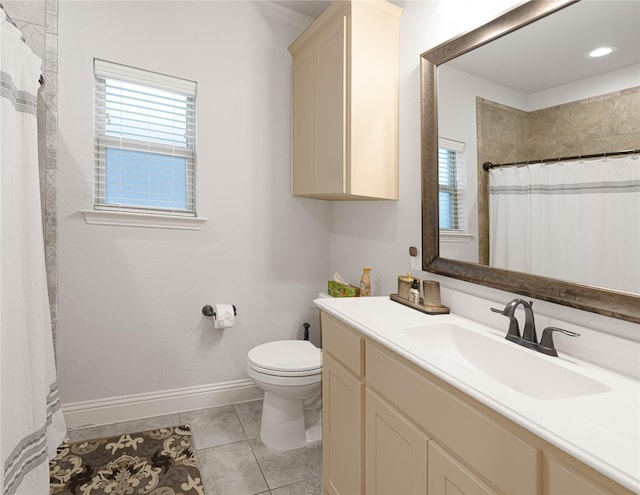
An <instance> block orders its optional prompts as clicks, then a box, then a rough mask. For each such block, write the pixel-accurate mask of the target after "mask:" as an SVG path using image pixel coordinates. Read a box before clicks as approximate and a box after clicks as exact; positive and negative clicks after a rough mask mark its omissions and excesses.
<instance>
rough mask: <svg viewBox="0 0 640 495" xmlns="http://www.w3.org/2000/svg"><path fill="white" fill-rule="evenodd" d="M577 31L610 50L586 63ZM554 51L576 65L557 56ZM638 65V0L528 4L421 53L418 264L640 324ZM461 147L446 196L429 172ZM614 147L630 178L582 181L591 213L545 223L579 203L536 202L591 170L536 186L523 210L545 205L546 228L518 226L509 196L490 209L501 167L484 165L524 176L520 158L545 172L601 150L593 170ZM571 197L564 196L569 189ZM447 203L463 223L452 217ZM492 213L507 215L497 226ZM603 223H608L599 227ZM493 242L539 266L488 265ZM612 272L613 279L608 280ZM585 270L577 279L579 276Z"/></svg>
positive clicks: (495, 252) (496, 257)
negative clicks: (457, 193) (458, 172)
mask: <svg viewBox="0 0 640 495" xmlns="http://www.w3.org/2000/svg"><path fill="white" fill-rule="evenodd" d="M612 4H616V5H612ZM592 23H595V25H594V24H592ZM588 33H600V34H601V36H600V38H601V39H603V40H604V39H606V40H607V43H608V44H610V45H612V49H613V50H614V51H615V54H614V55H615V56H613V57H610V58H606V57H603V58H602V59H600V60H596V61H592V60H590V58H589V57H588V56H587V53H586V52H587V51H588V50H589V49H590V48H596V46H591V45H589V46H587V44H588V43H592V42H593V43H595V42H596V39H595V38H594V39H593V40H588V39H587V38H585V37H584V36H583V35H585V34H588ZM564 55H567V56H569V55H571V56H574V57H575V61H574V62H572V61H570V60H569V59H565V58H561V56H564ZM594 62H595V63H594ZM565 69H566V70H565ZM639 74H640V2H639V1H631V2H629V1H620V2H616V1H608V2H600V1H576V0H548V1H545V2H539V1H530V2H527V3H525V4H522V5H520V6H518V7H516V8H514V9H513V10H511V11H509V12H507V13H505V14H503V15H501V16H500V17H498V18H496V19H495V20H493V21H491V22H489V23H487V24H485V25H484V26H482V27H480V28H478V29H475V30H473V31H471V32H469V33H466V34H463V35H461V36H459V37H457V38H454V39H453V40H450V41H448V42H446V43H444V44H442V45H439V46H437V47H435V48H433V49H431V50H429V51H427V52H425V53H423V54H422V55H421V93H422V98H421V119H422V136H421V143H422V150H421V153H422V239H423V259H422V265H423V269H424V270H426V271H429V272H432V273H437V274H440V275H445V276H449V277H453V278H457V279H461V280H465V281H468V282H472V283H476V284H480V285H485V286H489V287H494V288H497V289H502V290H505V291H509V292H514V293H517V294H521V295H523V296H527V297H533V298H537V299H541V300H545V301H550V302H554V303H558V304H562V305H566V306H570V307H573V308H577V309H581V310H586V311H590V312H594V313H599V314H602V315H606V316H610V317H614V318H619V319H623V320H627V321H631V322H635V323H640V244H639V243H640V200H638V199H635V198H638V197H640V175H638V174H639V173H640V153H639V152H638V149H639V148H640V76H639ZM575 115H579V118H578V119H574V117H575ZM487 123H488V125H487ZM501 124H504V125H503V126H502V127H500V125H501ZM525 141H526V143H525ZM523 143H524V144H523ZM525 144H526V145H525ZM443 150H444V153H443ZM451 150H453V151H451ZM460 150H464V152H463V153H459V155H460V156H461V157H462V158H463V159H460V160H458V166H460V164H461V163H463V164H464V166H465V167H466V172H465V173H464V174H463V175H464V176H465V180H466V181H467V182H466V190H465V191H464V192H465V198H464V201H452V200H451V197H452V196H451V191H450V190H449V186H450V180H449V179H447V178H446V177H445V178H444V179H443V177H442V175H440V177H439V170H440V171H442V170H443V163H445V164H446V162H447V159H446V154H447V153H448V152H451V156H453V157H454V158H455V153H456V151H460ZM443 157H445V158H443ZM596 157H597V158H596ZM618 157H624V159H625V160H626V162H628V169H629V170H631V172H630V173H631V174H632V175H631V178H628V177H627V178H621V179H618V178H616V177H613V178H612V177H610V176H609V175H606V176H605V177H604V178H602V177H600V178H598V179H594V180H593V182H589V187H588V189H589V196H590V200H591V199H593V198H595V203H594V204H595V208H596V210H595V214H594V213H593V212H592V213H591V214H590V215H587V218H586V219H573V218H569V219H568V220H566V221H567V222H569V224H568V225H569V227H566V226H564V225H563V224H560V225H555V223H559V222H560V220H559V219H558V218H556V217H557V216H558V215H555V214H554V212H555V213H557V212H559V211H561V210H567V211H575V210H580V211H586V212H588V211H589V208H591V207H583V206H579V207H577V208H576V207H575V206H572V205H573V203H570V202H569V203H566V204H564V203H563V205H564V206H561V207H558V206H557V205H556V204H551V203H548V202H545V196H551V195H552V193H549V192H548V191H553V194H555V192H556V191H558V190H561V189H563V190H564V189H566V190H572V191H573V190H576V189H581V188H582V189H584V188H583V187H582V186H583V185H584V184H583V183H584V182H585V181H590V180H591V179H582V178H581V179H580V181H581V182H580V184H581V185H580V187H577V188H576V186H569V185H567V184H566V183H565V181H564V179H562V180H559V179H558V177H557V176H554V177H552V178H551V179H549V181H550V182H549V184H548V185H547V186H544V187H546V188H547V189H545V191H547V192H545V193H544V194H539V195H538V196H539V197H538V198H537V199H538V200H542V201H543V203H542V206H536V207H535V208H537V210H536V211H539V210H544V209H549V210H550V211H551V212H552V213H551V215H552V216H551V217H550V218H551V220H546V221H545V222H546V223H547V224H551V225H553V226H554V228H555V230H551V231H550V233H547V234H536V233H535V232H536V231H533V233H531V232H526V233H523V232H522V230H521V229H520V227H521V225H523V224H525V223H529V220H527V219H525V218H523V217H522V210H519V209H518V207H514V206H510V205H508V206H507V208H506V213H504V215H502V216H500V215H497V216H496V211H498V208H497V206H496V204H497V203H496V201H497V200H496V196H495V194H496V191H501V189H500V187H501V186H500V182H496V181H498V179H497V178H496V177H498V176H499V175H500V174H498V173H493V172H491V174H493V175H491V176H490V171H489V166H488V165H487V166H486V167H485V168H486V169H487V170H485V168H483V164H484V163H485V162H490V163H492V164H501V165H503V166H504V170H507V167H508V166H511V165H512V164H513V163H516V164H517V165H515V166H513V167H512V170H514V171H516V170H517V172H516V173H515V175H517V176H520V175H523V174H524V175H526V174H528V173H529V172H528V171H527V169H528V168H535V167H538V168H540V167H544V168H546V169H549V170H553V168H552V167H550V166H549V167H548V166H547V165H548V164H555V163H556V162H558V163H560V162H562V163H563V165H564V164H565V163H566V164H567V165H571V166H576V167H577V166H578V165H581V164H586V165H587V168H593V167H594V166H595V165H594V164H593V163H594V160H600V161H603V162H607V163H605V164H604V165H605V167H604V168H605V169H606V170H608V171H609V170H614V167H617V164H618V163H622V161H620V162H618V161H616V160H618ZM626 162H625V163H626ZM625 167H627V165H625ZM622 168H623V167H617V168H616V170H620V169H622ZM498 170H499V171H500V172H502V170H503V169H502V168H501V167H499V168H498ZM580 170H583V169H580ZM545 173H546V172H545ZM580 173H582V172H580ZM608 173H609V172H607V174H608ZM581 177H582V176H581ZM500 180H501V179H500ZM518 180H519V179H518ZM545 180H546V179H545ZM594 184H597V186H593V185H594ZM619 184H625V185H626V186H625V187H627V186H628V187H627V189H625V190H624V191H622V192H621V190H618V191H616V194H617V195H613V196H611V197H610V198H607V199H606V201H605V200H603V199H602V198H601V197H600V196H598V195H597V194H604V192H605V190H609V189H611V190H613V189H614V188H615V187H614V185H615V186H616V187H617V186H618V185H619ZM592 186H593V187H592ZM518 187H520V186H518ZM536 187H537V185H536ZM572 188H573V189H572ZM529 189H531V187H529ZM490 190H491V191H492V192H491V193H490V192H489V191H490ZM519 190H520V189H518V191H519ZM627 193H628V194H627ZM492 194H493V195H494V196H493V197H492V196H491V195H492ZM569 196H571V198H569V200H570V201H574V200H575V196H577V195H576V194H573V193H572V192H570V193H569ZM611 198H613V199H611ZM619 198H624V201H628V200H629V199H630V198H631V202H629V203H625V206H624V207H623V208H622V212H623V213H622V214H620V215H618V214H616V213H606V212H608V210H606V209H604V208H602V209H601V208H600V205H601V204H604V203H605V202H608V203H612V204H614V205H617V206H620V201H619ZM546 199H549V198H546ZM634 201H635V203H634ZM461 203H462V204H464V207H461V206H460V204H461ZM549 205H551V206H549ZM567 205H568V206H567ZM580 205H582V204H581V203H580ZM634 205H635V206H634ZM456 208H457V209H459V210H460V213H459V214H460V215H461V220H460V221H458V220H456V221H451V218H453V217H454V216H455V215H456V214H458V213H457V210H456ZM525 209H527V208H525ZM449 210H450V213H451V215H449ZM441 211H442V212H445V213H446V214H444V215H441V214H440V212H441ZM514 212H517V215H515V216H513V213H514ZM509 215H511V216H509ZM607 215H611V216H610V217H607ZM443 217H445V219H444V220H443ZM497 217H499V218H502V217H504V219H503V220H504V221H505V222H506V223H504V224H502V226H501V227H498V222H497V220H496V218H497ZM614 219H615V221H614ZM442 222H444V223H445V224H446V225H443V224H442ZM449 222H451V223H450V224H449ZM625 222H626V223H625ZM543 223H544V222H543ZM601 225H606V226H607V228H609V229H611V230H609V231H606V232H601V231H600V230H599V229H600V226H601ZM629 226H630V227H631V228H628V227H629ZM441 227H442V230H441ZM566 231H577V232H578V233H579V234H580V235H583V236H584V237H583V240H580V238H579V237H578V238H568V237H567V238H564V237H563V236H562V235H564V232H566ZM561 234H562V235H561ZM595 239H607V240H608V244H606V243H605V244H604V245H603V247H602V250H601V251H600V252H598V251H594V250H593V249H591V247H592V245H594V244H596V243H595V242H591V240H595ZM516 241H517V243H516ZM634 243H635V244H634ZM501 246H502V247H504V248H505V249H506V250H507V252H509V251H508V250H509V249H511V251H510V252H511V253H512V254H511V255H508V256H506V258H509V259H510V260H511V259H512V258H516V257H519V254H520V253H521V252H523V251H529V248H530V247H531V246H534V247H535V248H536V250H537V252H538V253H540V256H542V257H543V258H546V259H548V260H551V261H550V263H551V264H550V265H549V268H544V267H541V265H539V264H537V262H531V261H526V262H523V263H524V264H522V263H521V264H520V265H518V264H513V265H511V264H508V263H507V262H506V261H504V260H502V261H500V253H501ZM618 247H619V248H620V249H619V251H618V252H616V250H617V249H618ZM560 248H562V249H560ZM565 248H568V249H565ZM583 248H584V249H583ZM587 248H588V249H587ZM562 250H565V251H567V253H565V254H561V251H562ZM591 251H594V253H595V254H594V253H592V252H591ZM513 253H515V254H516V255H518V256H514V255H513ZM588 256H592V258H588ZM594 256H595V258H593V257H594ZM563 257H564V258H563ZM575 260H577V261H578V262H577V263H574V264H576V267H577V268H576V270H577V274H576V275H574V274H571V273H569V272H567V273H565V271H564V270H565V265H568V264H571V263H573V262H574V261H575ZM509 263H511V261H509ZM553 263H556V265H555V267H554V265H553ZM580 263H582V264H580ZM558 266H560V267H561V269H559V268H558ZM582 268H584V269H582ZM616 270H617V271H618V272H619V273H620V275H619V276H618V278H619V279H624V280H620V281H618V280H617V279H616V276H614V275H615V273H616ZM560 272H562V273H560ZM583 273H585V274H588V277H586V276H585V278H584V279H583V278H581V277H582V276H583ZM589 277H590V278H589Z"/></svg>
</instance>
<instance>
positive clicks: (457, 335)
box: [400, 323, 611, 400]
mask: <svg viewBox="0 0 640 495" xmlns="http://www.w3.org/2000/svg"><path fill="white" fill-rule="evenodd" d="M400 332H401V333H402V334H404V335H406V336H407V337H409V338H410V339H411V341H412V342H413V343H414V344H415V346H416V351H423V352H428V353H429V354H432V355H433V354H434V353H435V354H437V355H438V356H437V360H438V362H439V365H440V366H441V367H442V368H443V370H446V369H447V367H459V366H463V367H465V368H468V369H471V370H473V371H475V372H479V373H483V374H484V375H486V376H488V377H490V378H491V379H493V380H495V381H497V382H499V383H501V384H503V385H505V386H507V387H509V388H511V389H512V390H515V391H517V392H520V393H522V394H525V395H528V396H530V397H533V398H536V399H544V400H551V399H566V398H571V397H580V396H585V395H593V394H599V393H602V392H608V391H610V390H611V388H610V387H608V386H607V385H605V384H603V383H601V382H599V381H596V380H594V379H592V378H590V377H587V376H584V375H582V374H580V373H579V372H577V371H573V370H571V369H568V368H566V367H565V366H563V365H562V364H561V363H560V362H554V360H555V359H558V358H550V357H548V356H544V355H542V354H539V353H536V352H535V351H532V350H530V349H526V348H524V347H522V346H519V345H517V344H514V343H513V342H509V341H507V340H505V339H501V338H498V337H495V336H493V335H489V334H487V335H485V334H482V333H479V332H476V331H473V330H469V329H466V328H464V327H461V326H458V325H455V324H452V323H437V324H433V325H423V326H418V327H412V328H405V329H403V330H400Z"/></svg>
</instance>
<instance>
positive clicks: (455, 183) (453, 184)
mask: <svg viewBox="0 0 640 495" xmlns="http://www.w3.org/2000/svg"><path fill="white" fill-rule="evenodd" d="M463 152H464V143H460V142H458V141H453V140H451V139H444V138H440V139H439V143H438V185H439V198H438V200H439V210H440V230H449V231H460V232H461V231H464V230H465V225H464V218H465V217H464V171H465V166H464V153H463Z"/></svg>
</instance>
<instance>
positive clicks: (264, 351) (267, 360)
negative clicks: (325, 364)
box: [247, 340, 322, 377]
mask: <svg viewBox="0 0 640 495" xmlns="http://www.w3.org/2000/svg"><path fill="white" fill-rule="evenodd" d="M247 364H248V366H249V367H250V368H251V369H253V370H254V371H256V372H257V373H263V374H265V375H273V376H290V377H295V376H312V375H317V374H320V373H321V372H322V351H320V349H318V348H317V347H316V346H314V345H313V344H312V343H311V342H309V341H307V340H278V341H275V342H267V343H266V344H261V345H259V346H256V347H254V348H253V349H251V350H250V351H249V353H248V354H247Z"/></svg>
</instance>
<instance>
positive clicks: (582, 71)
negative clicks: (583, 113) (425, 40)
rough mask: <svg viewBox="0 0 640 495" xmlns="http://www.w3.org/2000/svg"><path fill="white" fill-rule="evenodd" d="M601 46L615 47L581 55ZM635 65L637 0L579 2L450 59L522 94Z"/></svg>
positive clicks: (639, 43)
mask: <svg viewBox="0 0 640 495" xmlns="http://www.w3.org/2000/svg"><path fill="white" fill-rule="evenodd" d="M602 45H616V46H618V50H617V51H616V52H614V53H613V54H611V55H609V56H607V57H602V58H598V59H589V58H586V57H585V56H584V54H585V53H586V52H587V51H589V50H592V49H593V48H596V47H598V46H602ZM638 63H640V1H638V0H622V1H620V0H583V1H581V2H578V3H576V4H574V5H571V6H569V7H567V8H565V9H563V10H561V11H560V12H556V13H555V14H552V15H550V16H548V17H545V18H544V19H541V20H539V21H538V22H536V23H534V24H531V25H529V26H526V27H524V28H522V29H520V30H518V31H515V32H513V33H511V34H509V35H507V36H505V37H503V38H501V39H499V40H496V41H493V42H491V43H490V44H488V45H485V46H483V47H481V48H478V49H476V50H473V51H472V52H469V53H468V54H465V55H463V56H461V57H458V58H456V59H454V60H452V61H450V62H448V64H450V65H452V66H453V67H456V68H458V69H460V70H464V71H465V72H468V73H471V74H475V75H477V76H479V77H481V78H483V79H487V80H489V81H493V82H496V83H498V84H502V85H503V86H507V87H509V88H513V89H516V90H518V91H521V92H523V93H525V94H531V93H536V92H538V91H543V90H545V89H549V88H554V87H557V86H560V85H563V84H567V83H570V82H574V81H579V80H581V79H586V78H589V77H593V76H597V75H599V74H603V73H606V72H610V71H613V70H616V69H620V68H623V67H627V66H630V65H634V64H638ZM638 77H639V79H640V74H639V76H638Z"/></svg>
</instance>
